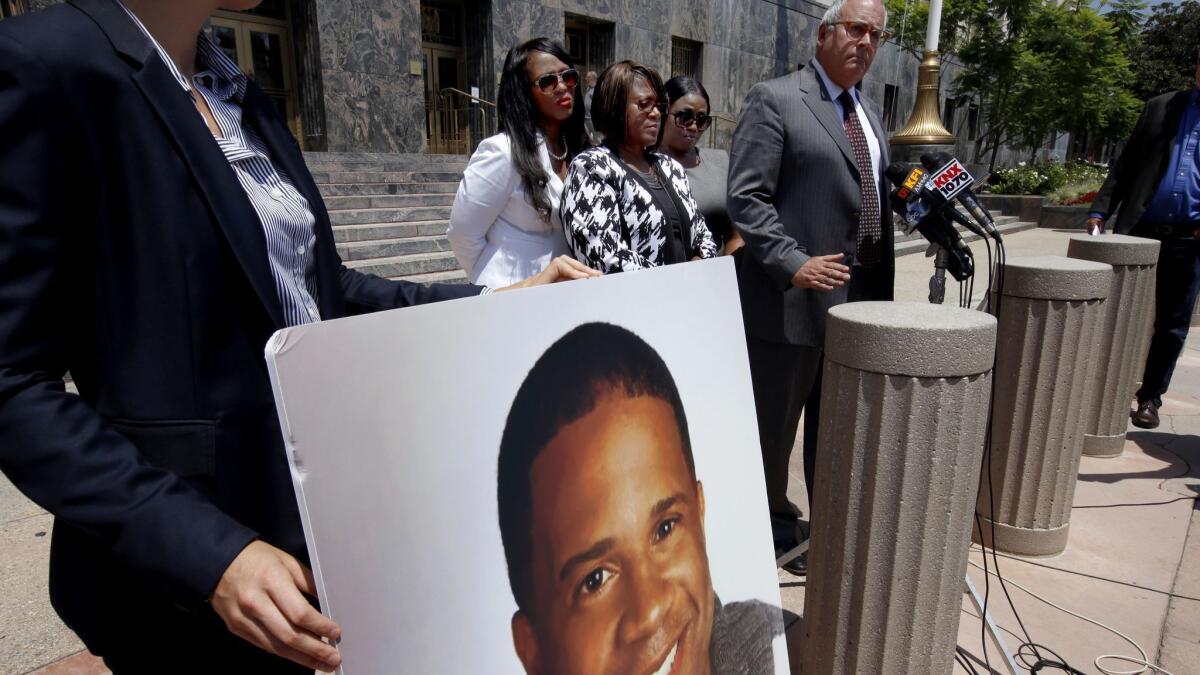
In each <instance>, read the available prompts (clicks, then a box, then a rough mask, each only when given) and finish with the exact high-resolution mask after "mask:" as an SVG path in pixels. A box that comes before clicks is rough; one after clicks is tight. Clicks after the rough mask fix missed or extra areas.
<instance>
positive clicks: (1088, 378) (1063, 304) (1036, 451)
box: [975, 256, 1113, 555]
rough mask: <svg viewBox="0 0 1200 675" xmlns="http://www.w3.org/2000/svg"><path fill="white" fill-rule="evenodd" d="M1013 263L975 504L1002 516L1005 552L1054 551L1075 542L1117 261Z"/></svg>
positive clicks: (999, 526)
mask: <svg viewBox="0 0 1200 675" xmlns="http://www.w3.org/2000/svg"><path fill="white" fill-rule="evenodd" d="M1004 270H1005V272H1004V288H1003V296H1001V297H998V298H994V299H996V300H1002V301H1003V302H1002V303H1001V304H997V305H993V307H998V311H999V328H998V336H997V342H996V373H995V377H996V390H995V397H994V400H993V401H992V442H991V448H990V454H989V455H988V459H987V460H986V461H985V462H984V466H983V472H982V476H981V477H980V486H979V500H978V502H977V505H976V507H975V508H976V512H977V513H978V514H979V515H980V517H982V518H989V519H991V521H993V526H992V529H994V530H995V533H996V534H995V541H994V542H992V543H993V544H994V546H995V547H996V548H997V549H998V550H1001V551H1007V552H1010V553H1020V554H1025V555H1051V554H1054V553H1058V552H1060V551H1062V550H1063V549H1064V548H1065V547H1066V545H1067V525H1068V523H1070V521H1071V503H1072V500H1073V498H1074V496H1075V483H1076V479H1077V478H1078V475H1079V458H1080V454H1081V450H1082V445H1083V435H1084V433H1085V432H1086V431H1087V429H1085V428H1084V416H1085V413H1086V411H1087V404H1088V402H1089V401H1091V400H1092V388H1093V382H1094V381H1095V367H1094V361H1095V360H1096V355H1095V350H1094V348H1093V345H1094V344H1095V343H1096V338H1097V335H1096V334H1097V332H1098V331H1099V330H1100V328H1101V319H1102V317H1103V316H1104V315H1103V310H1104V308H1105V304H1104V303H1105V299H1106V298H1107V297H1108V295H1109V291H1110V290H1111V288H1112V278H1113V268H1112V266H1111V265H1108V264H1106V263H1099V262H1092V261H1087V260H1076V259H1072V258H1061V257H1058V256H1035V257H1028V258H1013V259H1010V260H1008V261H1007V263H1006V264H1005V268H1004ZM976 536H979V537H982V536H984V533H979V532H976ZM987 537H988V538H991V535H990V534H987Z"/></svg>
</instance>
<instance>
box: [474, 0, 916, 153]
mask: <svg viewBox="0 0 1200 675" xmlns="http://www.w3.org/2000/svg"><path fill="white" fill-rule="evenodd" d="M491 11H492V21H491V31H490V35H489V36H488V37H490V39H491V41H492V45H491V47H492V48H491V54H492V59H493V73H491V74H490V75H491V79H490V81H481V82H471V83H469V84H471V85H474V86H479V87H480V90H481V91H483V92H487V93H489V94H490V96H488V97H489V98H491V97H494V96H495V91H496V86H497V84H498V78H499V73H500V69H501V66H502V64H503V62H504V55H505V54H506V53H507V51H508V50H509V49H511V48H512V47H513V46H515V45H517V44H519V43H520V42H522V41H524V40H527V39H529V38H531V37H535V36H538V35H545V36H548V37H554V38H557V39H562V35H563V25H564V20H563V16H564V13H570V14H574V15H578V16H582V17H587V18H589V19H593V20H597V21H604V22H609V23H611V24H613V33H614V38H615V39H614V46H613V54H614V57H615V58H616V59H618V60H620V59H624V58H630V59H635V60H638V61H642V62H644V63H646V64H647V65H649V66H651V67H653V68H655V69H656V70H658V71H659V72H661V73H663V74H664V76H669V74H670V71H671V38H672V36H674V37H681V38H686V39H688V40H694V41H696V42H700V43H702V44H703V50H702V66H701V71H702V72H701V80H702V81H703V82H704V86H705V88H706V89H708V92H709V95H710V97H711V98H712V107H713V110H714V111H717V112H722V113H726V114H728V115H731V116H735V117H736V116H737V114H738V113H739V111H740V110H741V105H742V101H743V99H745V97H746V94H747V93H748V92H749V91H750V88H751V87H752V86H754V84H755V83H757V82H761V81H762V80H765V79H769V78H771V77H777V76H779V75H783V74H786V73H788V72H791V71H793V70H795V69H796V67H797V66H798V65H799V64H801V63H805V62H807V61H808V60H809V59H810V58H812V55H813V52H814V50H815V49H816V41H817V27H818V25H819V24H820V17H821V15H822V14H824V12H825V5H824V4H821V3H817V2H807V1H805V0H782V1H779V2H777V1H774V0H671V1H669V2H648V1H647V0H492V2H491ZM917 64H918V61H917V60H916V59H915V58H913V57H912V56H911V55H908V54H904V53H902V52H901V51H900V50H899V49H897V48H896V47H895V46H894V45H885V46H884V47H883V48H882V49H880V51H879V53H878V55H877V57H876V60H875V63H874V65H873V66H872V69H871V71H870V72H869V73H868V75H867V78H866V80H865V81H864V83H863V88H864V90H865V91H866V93H867V96H869V97H870V98H871V99H873V100H874V101H875V102H876V103H877V104H879V106H880V108H881V109H882V106H883V100H884V90H885V85H887V84H892V85H896V86H897V87H898V100H897V120H896V125H895V127H896V129H899V128H900V127H901V126H903V124H904V122H905V121H906V120H907V118H908V113H909V111H910V110H911V109H912V104H913V100H914V98H915V95H916V75H917ZM485 95H487V94H485ZM724 126H727V125H721V124H719V125H718V126H717V127H714V131H713V132H712V133H714V135H722V136H724V137H725V139H726V140H727V137H728V135H729V133H730V132H731V131H732V129H729V128H724ZM720 144H721V143H718V145H720Z"/></svg>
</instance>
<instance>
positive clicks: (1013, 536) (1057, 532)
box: [972, 515, 1071, 557]
mask: <svg viewBox="0 0 1200 675" xmlns="http://www.w3.org/2000/svg"><path fill="white" fill-rule="evenodd" d="M979 525H980V526H982V527H983V531H982V532H981V531H980V530H979V529H976V530H975V531H974V532H973V533H972V534H973V536H972V538H973V539H974V540H975V541H976V542H979V543H981V544H983V545H984V546H987V547H988V548H994V549H996V550H997V551H1005V552H1006V553H1012V554H1014V555H1023V556H1035V557H1042V556H1053V555H1058V554H1059V553H1062V552H1063V550H1065V549H1066V548H1067V536H1068V534H1069V533H1070V529H1071V523H1069V522H1067V523H1063V524H1062V525H1059V526H1058V527H1052V528H1048V529H1042V528H1036V527H1014V526H1012V525H1005V524H1004V523H997V522H994V521H993V520H992V519H990V518H987V517H984V516H982V515H981V516H979Z"/></svg>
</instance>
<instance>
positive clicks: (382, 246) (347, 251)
mask: <svg viewBox="0 0 1200 675" xmlns="http://www.w3.org/2000/svg"><path fill="white" fill-rule="evenodd" d="M337 251H338V255H340V256H341V257H342V260H343V261H348V260H374V259H377V258H395V257H398V256H405V255H411V254H417V253H434V252H438V251H450V241H449V240H448V239H446V236H445V235H438V236H432V237H402V238H398V239H374V240H371V241H356V242H350V243H346V244H338V245H337Z"/></svg>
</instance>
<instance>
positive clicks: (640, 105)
mask: <svg viewBox="0 0 1200 675" xmlns="http://www.w3.org/2000/svg"><path fill="white" fill-rule="evenodd" d="M633 104H634V105H635V106H637V109H638V112H640V113H648V112H650V111H651V110H653V109H655V108H657V109H658V114H659V115H666V114H667V104H666V103H665V102H664V103H660V102H659V100H658V99H656V98H644V99H642V100H640V101H634V102H633Z"/></svg>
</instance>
